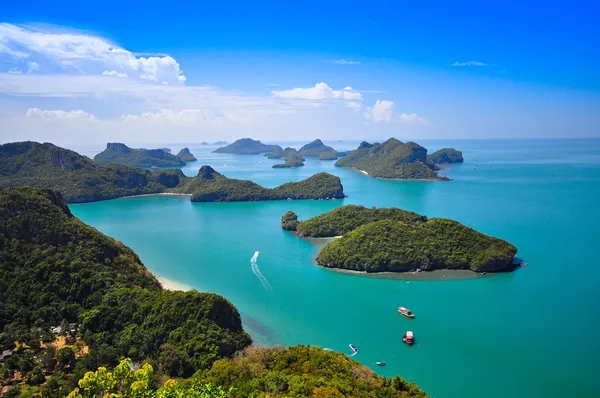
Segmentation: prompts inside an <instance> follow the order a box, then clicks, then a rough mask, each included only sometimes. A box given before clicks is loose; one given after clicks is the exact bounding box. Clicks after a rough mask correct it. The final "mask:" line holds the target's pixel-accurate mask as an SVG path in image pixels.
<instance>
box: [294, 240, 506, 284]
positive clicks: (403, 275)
mask: <svg viewBox="0 0 600 398" xmlns="http://www.w3.org/2000/svg"><path fill="white" fill-rule="evenodd" d="M339 238H341V236H334V237H330V238H304V237H302V239H305V240H307V241H309V242H310V243H312V244H313V245H314V246H315V248H316V249H317V253H316V254H315V255H314V256H313V257H312V258H311V261H312V263H313V264H314V265H315V266H316V267H318V268H323V269H327V270H331V271H333V272H339V273H341V274H349V275H358V276H367V277H371V278H381V279H397V280H403V281H443V280H464V279H473V278H482V277H486V276H491V275H493V274H494V273H491V274H486V275H483V274H481V273H477V272H473V271H470V270H465V269H436V270H433V271H421V272H418V273H417V272H414V271H413V272H366V271H355V270H351V269H344V268H334V267H324V266H321V265H319V264H317V261H316V260H317V256H318V255H319V252H320V251H321V249H323V247H325V246H326V245H327V244H328V243H329V242H332V241H334V240H336V239H339Z"/></svg>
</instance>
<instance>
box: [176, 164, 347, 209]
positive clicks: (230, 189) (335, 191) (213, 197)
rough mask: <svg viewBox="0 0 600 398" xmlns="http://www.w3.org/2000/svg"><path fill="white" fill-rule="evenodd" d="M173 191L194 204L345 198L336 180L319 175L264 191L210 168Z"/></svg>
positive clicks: (252, 183) (203, 169)
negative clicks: (184, 194)
mask: <svg viewBox="0 0 600 398" xmlns="http://www.w3.org/2000/svg"><path fill="white" fill-rule="evenodd" d="M172 191H173V192H183V193H189V194H191V195H192V197H191V200H192V201H194V202H235V201H259V200H286V199H341V198H343V197H344V191H343V187H342V183H341V181H340V179H339V177H336V176H333V175H331V174H328V173H318V174H315V175H313V176H312V177H309V178H307V179H305V180H302V181H299V182H288V183H285V184H282V185H280V186H278V187H276V188H264V187H262V186H260V185H258V184H256V183H254V182H252V181H246V180H236V179H232V178H227V177H225V176H224V175H222V174H220V173H218V172H217V171H216V170H215V169H213V168H212V167H210V166H202V167H201V168H200V171H199V172H198V175H197V176H196V177H193V178H190V179H188V180H187V181H186V183H184V184H181V185H180V186H179V187H177V188H176V189H174V190H172Z"/></svg>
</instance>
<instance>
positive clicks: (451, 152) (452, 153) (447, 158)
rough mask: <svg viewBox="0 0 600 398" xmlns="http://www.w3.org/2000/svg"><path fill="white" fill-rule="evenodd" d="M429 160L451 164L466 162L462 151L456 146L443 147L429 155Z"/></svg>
mask: <svg viewBox="0 0 600 398" xmlns="http://www.w3.org/2000/svg"><path fill="white" fill-rule="evenodd" d="M427 160H428V161H430V162H432V163H435V164H451V163H462V162H464V159H463V155H462V152H461V151H457V150H456V149H454V148H442V149H440V150H439V151H435V152H434V153H432V154H431V155H427Z"/></svg>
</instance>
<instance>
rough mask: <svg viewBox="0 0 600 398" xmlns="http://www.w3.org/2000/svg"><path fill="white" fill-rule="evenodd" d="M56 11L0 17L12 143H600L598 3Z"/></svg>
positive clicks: (7, 133) (83, 7)
mask: <svg viewBox="0 0 600 398" xmlns="http://www.w3.org/2000/svg"><path fill="white" fill-rule="evenodd" d="M51 3H52V2H36V1H33V2H28V3H22V2H20V3H19V2H11V4H7V5H3V9H2V13H1V14H0V23H4V25H2V27H1V28H0V107H1V108H0V118H2V120H1V121H2V124H1V125H0V140H2V141H12V140H16V139H21V138H23V139H36V140H45V141H56V142H59V143H67V142H71V141H86V140H105V141H106V140H112V139H114V138H117V137H120V138H121V139H120V140H121V141H128V142H139V141H142V140H146V141H156V142H162V141H164V134H165V132H166V131H168V132H169V135H170V137H171V138H172V140H174V141H181V142H190V141H202V140H213V139H217V138H219V139H220V138H224V139H228V140H231V139H235V138H239V137H240V136H246V135H250V136H253V137H257V138H262V139H265V140H277V139H304V138H306V139H312V138H315V137H316V136H319V137H321V138H324V139H344V138H345V139H381V138H385V137H388V136H396V137H398V138H400V139H414V140H418V139H419V138H497V137H511V138H515V137H598V136H600V129H599V128H598V126H599V125H600V73H598V72H599V71H600V51H599V50H598V49H600V27H598V24H597V16H598V15H600V6H599V5H596V4H592V3H594V2H590V1H587V2H583V1H570V2H565V1H545V2H541V1H539V2H538V1H530V2H527V4H523V2H516V1H505V2H494V4H488V3H489V2H481V1H460V2H458V1H455V2H445V1H437V2H436V1H389V2H388V1H380V2H377V3H373V2H358V1H356V2H352V1H345V2H337V1H335V2H333V1H330V2H322V1H321V2H312V1H303V2H281V1H277V2H275V1H258V2H255V3H254V4H252V3H250V2H237V1H230V2H220V3H214V4H211V3H207V2H187V1H182V2H177V3H173V4H165V3H158V2H154V3H153V2H144V3H136V4H134V3H131V4H127V3H126V2H112V1H104V2H101V3H97V4H93V5H90V4H83V3H82V2H71V1H61V2H60V4H56V3H55V4H51ZM86 132H89V133H88V134H86Z"/></svg>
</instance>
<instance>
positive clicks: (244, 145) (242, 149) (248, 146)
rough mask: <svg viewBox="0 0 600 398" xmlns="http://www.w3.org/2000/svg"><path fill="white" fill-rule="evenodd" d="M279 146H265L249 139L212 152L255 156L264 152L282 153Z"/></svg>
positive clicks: (243, 139) (240, 140)
mask: <svg viewBox="0 0 600 398" xmlns="http://www.w3.org/2000/svg"><path fill="white" fill-rule="evenodd" d="M282 150H283V148H281V147H280V146H279V145H265V144H263V143H262V142H260V141H258V140H256V141H255V140H253V139H251V138H242V139H239V140H237V141H235V142H234V143H233V144H229V145H227V146H224V147H221V148H219V149H216V150H214V151H213V152H216V153H237V154H239V155H256V154H259V153H265V152H276V151H282Z"/></svg>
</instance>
